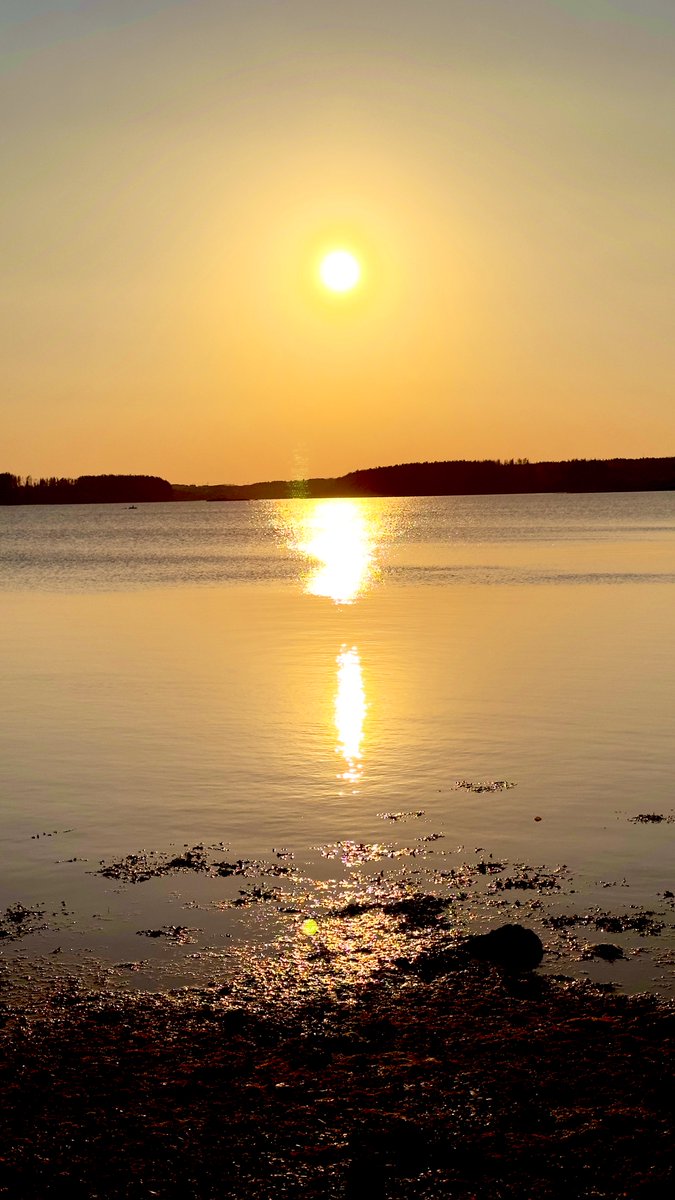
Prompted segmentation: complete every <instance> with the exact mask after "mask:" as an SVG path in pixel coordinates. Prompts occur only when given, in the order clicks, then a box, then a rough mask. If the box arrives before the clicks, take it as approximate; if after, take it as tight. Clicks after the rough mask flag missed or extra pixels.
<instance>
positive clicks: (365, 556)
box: [292, 500, 378, 604]
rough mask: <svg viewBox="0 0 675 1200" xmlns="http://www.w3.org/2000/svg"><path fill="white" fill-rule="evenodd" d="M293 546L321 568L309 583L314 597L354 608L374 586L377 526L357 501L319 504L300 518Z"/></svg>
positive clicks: (307, 584) (312, 574)
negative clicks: (359, 598)
mask: <svg viewBox="0 0 675 1200" xmlns="http://www.w3.org/2000/svg"><path fill="white" fill-rule="evenodd" d="M294 532H295V535H296V536H295V538H294V541H293V543H292V544H293V546H294V548H295V549H296V550H300V551H302V553H303V554H306V555H307V557H308V558H310V559H314V560H315V561H316V562H317V563H318V565H317V566H316V567H314V569H313V570H312V571H311V573H310V575H309V576H308V578H307V580H306V582H305V591H306V592H308V593H309V595H311V596H327V597H328V598H329V599H331V600H333V601H334V602H335V604H352V603H353V602H354V600H355V599H356V598H357V597H358V596H360V595H362V593H363V592H364V591H365V590H366V588H367V587H368V585H369V584H370V582H371V577H372V573H373V569H374V550H375V543H376V539H377V533H378V530H377V525H376V522H375V519H374V518H373V516H372V515H371V514H370V513H369V512H368V510H367V508H366V507H365V506H364V505H362V504H360V503H359V502H358V501H356V500H317V501H316V502H315V503H314V504H313V505H312V507H311V508H310V509H309V511H307V510H306V509H305V511H304V513H303V515H302V517H301V518H300V523H299V528H297V529H296V530H295V531H294Z"/></svg>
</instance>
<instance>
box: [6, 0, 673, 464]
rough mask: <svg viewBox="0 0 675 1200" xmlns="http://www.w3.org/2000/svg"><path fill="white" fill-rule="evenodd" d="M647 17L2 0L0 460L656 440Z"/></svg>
mask: <svg viewBox="0 0 675 1200" xmlns="http://www.w3.org/2000/svg"><path fill="white" fill-rule="evenodd" d="M674 46H675V5H673V0H415V2H413V0H377V2H375V0H335V2H333V0H330V2H328V0H286V2H283V0H0V53H1V61H2V76H1V88H2V94H1V95H0V113H1V114H2V115H1V117H0V121H1V123H2V139H1V142H0V147H1V149H0V155H1V161H2V177H3V200H4V203H3V221H2V226H1V231H0V239H1V242H2V261H3V271H2V282H1V284H0V305H1V313H2V316H1V323H0V340H1V346H2V362H3V371H4V380H3V404H2V416H1V418H0V429H1V437H0V449H1V451H2V454H1V459H2V461H0V470H11V471H16V472H18V473H21V474H26V473H31V474H33V475H41V474H48V475H51V474H56V475H77V474H81V473H88V472H96V473H98V472H107V471H115V472H144V473H153V474H154V473H156V474H160V475H163V476H165V477H166V478H169V479H171V480H172V481H173V482H195V483H197V482H212V483H216V482H244V481H250V480H254V479H265V478H278V477H288V476H291V475H294V476H303V475H332V474H341V473H343V472H345V471H348V470H351V469H354V468H356V467H363V466H372V465H376V464H380V463H394V462H402V461H410V460H415V459H449V458H463V457H467V458H484V457H509V458H510V457H512V456H514V457H520V456H527V457H529V458H531V459H537V458H554V459H555V458H566V457H591V456H598V457H609V456H613V455H628V456H633V455H659V454H670V455H672V454H675V403H674V397H673V377H674V370H673V367H674V365H675V339H674V338H673V336H672V313H673V295H672V281H673V278H674V271H673V267H674V265H675V264H674V262H673V258H674V257H675V255H674V247H675V239H674V238H673V224H674V217H673V214H674V212H675V206H674V204H673V192H674V188H673V184H674V182H675V155H674V153H673V151H674V149H675V147H674V145H673V113H674V112H675V71H674V70H673V67H674V58H675V56H674V54H673V49H674ZM342 244H347V245H349V246H350V247H351V248H352V249H353V250H354V251H355V252H356V253H357V254H358V255H359V256H360V258H361V261H362V265H363V269H364V281H363V286H362V287H361V288H360V289H359V291H358V294H354V295H352V296H349V297H348V298H346V299H344V302H343V301H338V300H337V299H336V298H330V297H329V296H328V295H326V294H324V293H322V292H321V290H320V288H319V287H317V286H316V284H315V281H314V278H313V275H312V271H313V269H314V265H315V259H316V254H317V252H318V250H319V249H320V248H322V247H324V246H331V245H342Z"/></svg>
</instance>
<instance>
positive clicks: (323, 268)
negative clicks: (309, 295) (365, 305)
mask: <svg viewBox="0 0 675 1200" xmlns="http://www.w3.org/2000/svg"><path fill="white" fill-rule="evenodd" d="M319 275H320V277H321V282H322V283H323V284H324V286H325V287H327V288H328V289H329V291H331V292H351V290H352V288H355V287H356V285H357V283H358V282H359V279H360V278H361V267H360V266H359V262H358V259H356V258H355V257H354V255H353V254H351V253H350V251H349V250H332V251H331V252H330V254H326V256H325V257H324V258H322V259H321V265H320V267H319Z"/></svg>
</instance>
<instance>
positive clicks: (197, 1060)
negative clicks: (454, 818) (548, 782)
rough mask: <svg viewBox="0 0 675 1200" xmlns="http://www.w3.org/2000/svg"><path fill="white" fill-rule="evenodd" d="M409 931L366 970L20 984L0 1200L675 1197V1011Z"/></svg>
mask: <svg viewBox="0 0 675 1200" xmlns="http://www.w3.org/2000/svg"><path fill="white" fill-rule="evenodd" d="M341 919H342V920H343V921H347V922H351V923H352V925H353V924H354V923H355V922H356V923H358V922H359V921H361V922H371V923H372V922H377V921H383V922H384V924H385V925H386V924H387V923H388V924H389V925H392V923H394V924H395V919H394V918H393V917H392V916H391V915H390V916H385V917H383V916H382V914H380V913H361V914H351V915H349V914H348V915H343V917H342V918H341ZM396 927H397V930H398V933H397V935H396V936H397V938H398V939H399V940H398V942H397V944H396V945H393V944H392V947H390V950H391V953H390V954H389V957H388V958H387V959H386V960H385V959H383V961H382V964H381V965H380V966H379V968H378V969H377V970H376V971H374V972H371V974H370V975H367V974H366V975H364V976H363V977H359V975H358V973H356V974H355V973H354V972H353V971H352V973H351V975H350V976H349V977H347V976H345V977H342V978H341V977H340V974H339V971H336V969H335V967H336V961H337V959H338V958H339V950H338V949H332V950H331V949H330V947H329V946H328V944H326V943H323V942H322V943H318V944H314V948H313V949H312V950H311V952H308V954H307V961H306V966H308V967H309V968H310V969H311V970H310V973H309V974H305V976H304V979H300V981H299V980H298V973H297V964H295V965H291V964H288V963H286V964H277V965H276V966H275V967H272V966H271V965H269V964H268V965H267V966H266V967H261V968H260V970H259V972H258V973H257V974H256V971H255V970H253V969H251V971H250V972H249V973H248V974H244V975H242V977H241V979H240V981H239V983H238V984H233V983H226V984H222V983H219V984H214V985H213V986H211V987H203V988H192V989H184V990H181V991H177V992H176V993H174V994H173V995H171V994H160V993H158V994H155V995H145V996H136V997H130V996H123V995H114V994H112V993H107V994H106V993H99V994H93V993H91V992H87V991H86V990H85V989H84V988H82V987H80V986H78V985H76V984H74V983H68V982H67V981H63V982H62V983H61V984H60V985H58V986H54V987H52V988H51V989H48V990H46V991H43V992H42V993H41V994H39V995H38V994H37V993H36V994H35V995H34V996H30V994H28V993H26V992H24V995H23V998H22V999H19V998H18V997H17V996H14V995H12V993H11V989H7V990H6V991H5V1003H4V1006H3V1010H2V1012H3V1019H4V1027H3V1030H2V1032H1V1034H0V1037H1V1044H2V1051H1V1062H2V1075H3V1088H2V1125H3V1138H2V1145H3V1150H2V1163H1V1166H0V1189H1V1192H2V1194H3V1195H7V1196H18V1197H26V1198H28V1197H30V1198H33V1197H36V1198H37V1197H43V1196H57V1195H68V1196H69V1197H102V1198H103V1197H104V1198H110V1200H112V1198H113V1197H115V1198H116V1197H147V1196H160V1197H174V1196H176V1197H177V1196H181V1197H194V1198H195V1200H207V1198H211V1197H213V1198H214V1200H215V1197H221V1196H232V1197H238V1198H239V1200H269V1197H271V1196H278V1197H298V1198H299V1197H303V1198H306V1197H309V1198H312V1197H316V1198H317V1200H318V1198H319V1197H335V1198H338V1197H340V1198H343V1200H354V1198H356V1197H363V1200H365V1198H366V1197H368V1198H369V1200H377V1198H378V1197H380V1198H382V1200H399V1198H405V1197H417V1198H419V1200H425V1198H429V1200H431V1198H434V1200H436V1198H440V1197H449V1196H451V1197H453V1198H458V1200H469V1198H471V1197H472V1198H474V1200H482V1198H483V1197H485V1198H486V1200H487V1197H490V1198H491V1200H493V1198H494V1200H499V1198H501V1197H504V1198H506V1197H509V1198H513V1200H524V1198H525V1197H527V1198H528V1200H540V1198H541V1200H544V1198H549V1197H563V1196H564V1197H566V1198H569V1197H578V1198H580V1200H581V1198H588V1200H590V1198H591V1197H592V1198H594V1200H600V1198H604V1200H618V1198H619V1197H629V1198H630V1200H638V1198H642V1197H650V1198H654V1200H656V1198H659V1200H660V1198H662V1197H666V1196H667V1195H669V1194H671V1189H672V1184H673V1154H672V1145H673V1132H674V1128H673V1125H674V1122H673V1116H674V1113H673V1106H674V1104H675V1089H673V1086H672V1068H673V1062H674V1059H675V1049H674V1046H675V1043H674V1041H673V1035H674V1034H675V1008H674V1007H673V1006H672V1005H668V1004H666V1003H664V1002H660V1001H658V1000H655V999H654V998H653V997H650V996H632V997H629V996H623V995H617V994H612V993H610V992H603V991H602V990H601V989H598V988H593V987H591V986H590V985H584V984H580V983H578V982H574V981H571V980H568V979H565V978H564V977H561V978H559V979H555V978H550V977H549V978H545V977H543V976H540V975H538V973H537V972H536V971H535V972H526V973H523V974H520V975H508V974H505V973H504V972H502V971H501V970H499V969H497V968H495V967H492V966H490V965H488V964H485V963H481V962H476V961H474V960H471V959H469V957H468V956H467V954H466V952H465V951H464V950H463V949H462V946H461V943H460V944H458V943H457V942H456V941H455V940H453V938H452V937H450V936H449V935H448V933H447V930H446V929H445V928H444V926H443V922H442V917H441V916H440V914H439V912H438V911H437V910H436V911H434V909H433V905H431V906H430V905H429V904H426V903H424V902H421V904H420V906H419V908H415V907H414V906H413V908H412V910H411V909H410V907H409V909H408V911H407V914H406V915H405V919H401V917H400V914H399V920H398V924H397V926H396ZM383 928H384V926H383ZM376 933H377V930H376V928H375V927H374V926H373V925H372V924H371V927H370V929H369V941H370V945H371V947H372V946H373V944H374V941H375V940H376ZM336 945H339V943H336ZM353 949H354V947H353V946H352V950H353ZM402 949H403V950H405V951H406V952H404V953H401V950H402ZM357 950H358V947H357ZM394 951H396V953H394ZM392 955H393V957H392ZM352 957H357V958H358V957H359V955H358V954H356V955H354V954H352ZM362 957H364V958H366V957H368V956H367V954H365V952H364V953H363V955H362ZM338 965H339V964H338ZM266 971H267V975H265V972H266Z"/></svg>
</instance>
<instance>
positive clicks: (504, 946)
mask: <svg viewBox="0 0 675 1200" xmlns="http://www.w3.org/2000/svg"><path fill="white" fill-rule="evenodd" d="M466 949H467V950H468V952H469V954H471V956H472V957H473V958H479V959H481V960H482V961H483V962H490V963H494V965H495V966H498V967H503V968H504V969H505V970H507V971H512V972H519V971H532V970H534V968H535V967H538V966H539V963H540V962H541V960H542V958H543V956H544V947H543V945H542V942H541V938H539V937H538V936H537V934H536V933H535V932H534V930H533V929H525V927H524V926H523V925H501V926H500V927H499V929H492V930H490V932H489V933H484V934H476V935H474V936H473V937H470V938H469V939H468V941H467V943H466Z"/></svg>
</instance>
